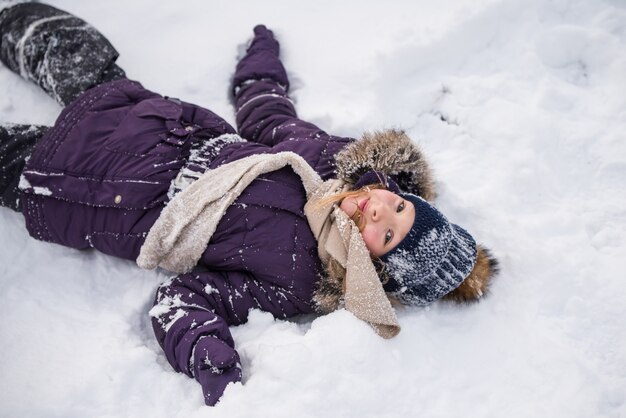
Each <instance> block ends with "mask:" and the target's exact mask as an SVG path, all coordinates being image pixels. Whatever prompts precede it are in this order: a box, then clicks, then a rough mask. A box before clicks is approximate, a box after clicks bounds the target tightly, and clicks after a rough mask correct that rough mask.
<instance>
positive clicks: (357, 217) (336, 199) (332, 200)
mask: <svg viewBox="0 0 626 418" xmlns="http://www.w3.org/2000/svg"><path fill="white" fill-rule="evenodd" d="M384 188H385V186H384V185H383V184H382V183H374V184H368V185H366V186H363V187H361V188H360V189H356V190H350V191H347V192H343V193H335V194H332V195H330V196H326V197H324V198H322V199H320V201H319V202H318V204H319V205H320V206H326V205H329V204H337V205H340V204H341V202H342V201H343V200H344V199H348V198H351V197H357V196H358V195H360V194H362V193H366V192H369V191H370V190H371V189H384ZM350 219H352V220H353V221H354V223H355V224H356V226H357V227H358V228H359V231H363V228H365V218H364V217H363V211H361V208H360V207H359V206H358V205H356V210H355V211H354V213H353V214H352V216H351V217H350Z"/></svg>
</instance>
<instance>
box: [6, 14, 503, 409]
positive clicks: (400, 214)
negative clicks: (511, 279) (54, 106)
mask: <svg viewBox="0 0 626 418" xmlns="http://www.w3.org/2000/svg"><path fill="white" fill-rule="evenodd" d="M0 36H1V38H0V58H1V59H2V62H3V63H4V64H5V65H6V66H7V67H8V68H10V69H11V70H13V71H14V72H16V73H18V74H20V75H21V76H22V77H24V78H26V79H29V80H31V81H34V82H36V83H37V84H38V85H39V86H41V87H42V88H43V89H44V91H46V92H47V93H48V94H50V95H51V96H52V97H54V98H55V99H56V100H57V101H59V103H61V104H62V105H64V106H65V108H64V110H63V111H62V112H61V115H60V116H59V118H58V119H57V121H56V123H55V125H54V126H53V127H50V128H48V127H41V126H24V125H3V126H2V128H0V141H1V142H0V144H1V145H0V146H1V147H2V152H1V153H0V158H1V169H2V173H1V174H2V175H1V178H0V192H1V193H2V197H1V199H0V203H2V204H3V205H4V206H7V207H10V208H12V209H14V210H18V211H21V212H22V213H23V214H24V218H25V222H26V227H27V228H28V231H29V233H30V234H31V235H32V236H33V237H35V238H37V239H40V240H43V241H49V242H54V243H58V244H62V245H66V246H70V247H73V248H80V249H87V248H96V249H98V250H100V251H102V252H105V253H107V254H111V255H115V256H118V257H123V258H127V259H131V260H136V261H137V263H138V264H139V265H140V266H141V267H144V268H155V267H157V266H159V267H162V268H165V269H167V270H170V271H173V272H176V273H180V274H178V275H177V276H174V277H172V278H171V279H169V280H168V281H166V282H165V283H163V284H162V285H161V286H160V287H159V288H158V289H157V292H156V298H155V304H154V307H153V308H152V309H151V311H150V316H151V318H152V323H153V328H154V332H155V335H156V338H157V340H158V341H159V344H160V345H161V347H162V348H163V350H164V352H165V356H166V358H167V360H168V361H169V363H170V364H171V365H172V367H173V368H174V369H175V370H176V371H179V372H182V373H185V374H187V375H188V376H190V377H194V378H195V379H196V380H198V382H200V384H201V386H202V390H203V393H204V399H205V402H206V403H207V404H208V405H214V404H215V403H216V402H217V401H218V400H219V398H220V396H221V395H222V393H223V391H224V389H225V387H226V386H227V385H228V384H229V383H230V382H237V381H240V380H241V366H240V362H239V356H238V353H237V352H236V351H235V348H234V342H233V339H232V337H231V334H230V332H229V329H228V326H229V325H238V324H242V323H244V322H246V320H247V316H248V312H249V311H250V309H253V308H257V309H262V310H264V311H268V312H271V313H272V314H273V315H274V316H275V317H276V318H287V317H291V316H294V315H298V314H303V313H311V312H319V313H325V312H330V311H333V310H335V309H338V308H340V307H345V308H346V309H348V310H350V311H351V312H352V313H354V315H355V316H357V317H358V318H360V319H362V320H364V321H366V322H368V323H369V324H370V325H371V326H372V327H373V328H374V330H375V331H376V332H377V333H379V334H380V335H381V336H383V337H385V338H391V337H393V336H395V335H396V334H397V333H398V332H399V330H400V328H399V325H398V323H397V320H396V318H395V314H394V312H393V309H392V308H391V305H390V300H395V301H398V302H400V303H404V304H407V305H426V304H428V303H431V302H433V301H435V300H438V299H440V298H443V297H447V298H453V299H456V300H475V299H478V298H479V297H481V296H482V295H483V293H484V292H485V291H486V289H487V285H488V283H489V280H490V278H491V277H492V276H493V274H494V273H495V272H496V262H495V260H494V259H493V258H492V257H490V255H489V253H488V252H487V251H486V250H485V249H483V248H481V247H480V246H477V245H476V243H475V241H474V239H473V238H472V237H471V235H469V234H468V233H467V232H466V231H465V230H464V229H463V228H461V227H459V226H458V225H455V224H452V223H450V222H449V221H448V220H447V219H446V218H445V217H444V216H443V215H442V214H441V213H440V212H439V211H437V210H436V209H435V208H434V207H433V206H432V205H430V204H429V203H427V201H428V200H432V199H433V198H434V194H435V193H434V190H433V186H432V184H433V183H432V180H431V178H430V172H429V170H428V165H427V164H426V162H425V160H424V158H423V155H422V153H421V152H420V150H419V149H418V148H417V147H416V146H415V145H414V144H413V143H412V142H411V141H410V139H409V138H408V137H407V136H406V135H405V134H404V133H402V132H399V131H384V132H378V133H373V134H365V135H363V138H362V139H361V140H358V141H356V140H354V139H351V138H342V137H336V136H332V135H329V134H327V133H326V132H324V131H322V130H321V129H319V128H318V127H316V126H315V125H313V124H311V123H307V122H305V121H302V120H300V119H298V118H297V115H296V112H295V109H294V108H293V105H292V103H291V101H290V100H289V98H288V95H287V92H288V88H289V81H288V79H287V75H286V72H285V69H284V68H283V66H282V64H281V62H280V60H279V45H278V42H277V41H276V40H275V39H274V37H273V34H272V32H271V31H269V30H268V29H267V28H265V27H264V26H257V27H256V28H255V29H254V38H253V40H252V42H251V43H250V45H249V47H248V49H247V53H246V55H245V56H244V57H243V59H242V60H241V61H240V62H239V63H238V65H237V69H236V72H235V76H234V80H233V93H234V96H235V103H236V112H237V114H236V120H237V128H238V131H239V135H237V133H236V131H235V130H234V129H233V128H232V127H231V126H230V125H229V124H228V123H227V122H226V121H224V120H223V119H222V118H220V117H219V116H217V115H216V114H214V113H213V112H211V111H209V110H207V109H204V108H201V107H199V106H196V105H193V104H190V103H186V102H183V101H181V100H178V99H175V98H169V97H166V96H165V97H164V96H160V95H158V94H156V93H153V92H151V91H149V90H147V89H145V88H144V87H143V86H142V85H141V84H139V83H137V82H135V81H131V80H128V79H126V77H125V73H124V71H123V70H122V69H121V68H119V67H118V66H117V65H116V64H115V60H116V58H117V52H116V51H115V49H114V48H113V47H112V45H111V44H110V43H109V42H108V41H107V40H106V38H104V37H103V36H102V35H101V34H100V33H99V32H97V31H96V30H95V29H94V28H93V27H91V26H89V25H88V24H87V23H85V22H84V21H82V20H81V19H79V18H77V17H75V16H72V15H70V14H68V13H66V12H63V11H61V10H58V9H55V8H53V7H50V6H47V5H43V4H36V3H22V4H18V5H15V6H13V7H10V8H8V9H5V10H3V11H2V13H1V14H0ZM244 138H245V139H244Z"/></svg>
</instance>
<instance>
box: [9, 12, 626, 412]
mask: <svg viewBox="0 0 626 418" xmlns="http://www.w3.org/2000/svg"><path fill="white" fill-rule="evenodd" d="M52 4H53V5H56V6H57V7H60V8H63V9H66V10H69V11H72V12H73V13H75V14H77V15H79V16H81V17H83V18H85V19H86V20H87V21H89V22H91V23H92V24H94V26H96V27H97V28H98V29H100V30H101V31H102V32H103V33H105V34H106V35H107V36H108V37H109V38H110V40H111V41H112V43H113V44H114V45H115V46H116V48H117V49H118V50H119V52H120V53H121V57H120V59H119V61H118V62H119V64H120V65H121V67H123V68H124V69H125V70H126V71H127V74H128V76H129V77H130V78H133V79H136V80H139V81H141V82H142V83H144V85H145V86H146V87H148V88H150V89H153V90H155V91H157V92H160V93H162V94H167V95H169V96H172V97H179V98H181V99H184V100H186V101H190V102H193V103H197V104H199V105H202V106H205V107H208V108H210V109H212V110H213V111H215V112H216V113H218V114H220V115H222V116H224V117H225V118H226V119H227V120H228V121H229V122H231V123H233V124H234V116H233V109H232V105H231V103H230V101H229V98H228V86H229V79H230V77H231V76H232V74H233V71H234V67H235V63H236V59H237V51H238V46H239V45H241V44H244V43H245V42H246V41H247V40H248V39H249V38H250V36H251V33H252V28H253V26H254V25H255V24H257V23H265V24H267V25H268V26H269V27H271V29H273V30H274V32H275V33H276V35H277V37H278V39H279V40H280V41H281V44H282V57H283V59H284V62H285V65H286V67H287V69H288V71H289V73H290V76H291V80H292V91H291V94H292V97H293V98H294V101H295V102H296V106H297V109H298V111H299V114H300V116H301V117H302V118H303V119H307V120H310V121H312V122H314V123H316V124H318V125H319V126H320V127H322V128H323V129H325V130H327V131H329V132H332V133H336V134H339V135H346V136H357V137H358V136H359V135H360V133H361V132H362V131H363V130H366V129H376V128H389V127H395V128H403V129H405V130H406V131H407V133H408V134H409V135H410V136H411V137H412V138H414V139H415V141H416V142H418V143H419V144H420V145H421V146H422V147H423V148H424V150H425V152H426V154H427V156H428V157H429V159H430V161H431V164H432V166H433V169H434V171H435V175H436V179H437V187H438V190H439V197H438V199H437V202H436V203H437V205H438V206H439V208H440V209H441V210H442V211H443V212H444V213H445V214H447V216H448V217H449V218H450V219H451V220H452V221H453V222H455V223H458V224H460V225H462V226H464V227H465V228H466V229H468V230H469V231H470V232H471V233H472V234H473V235H474V236H475V237H476V238H477V239H478V240H479V241H480V242H482V243H484V244H485V245H486V246H488V247H489V248H491V249H492V250H493V253H494V254H495V255H496V256H497V257H498V259H499V260H500V263H501V268H502V272H501V274H500V276H499V277H498V278H497V280H496V281H495V282H494V283H493V286H492V289H491V292H490V294H489V295H488V296H486V297H485V298H484V299H483V300H482V301H481V302H480V303H478V304H473V305H468V306H458V305H455V304H448V303H437V304H434V305H432V306H431V307H429V308H406V309H403V310H400V311H399V312H398V317H399V321H400V324H401V325H402V332H401V333H400V335H399V336H398V337H396V338H394V339H392V340H383V339H381V338H379V337H378V336H376V334H374V332H373V331H372V330H371V329H370V328H369V327H368V325H366V324H364V323H361V322H360V321H359V320H357V319H356V318H355V317H353V316H352V315H351V314H349V313H348V312H346V311H343V310H342V311H337V312H335V313H332V314H330V315H326V316H324V317H319V318H316V317H306V318H298V319H295V320H290V321H282V320H274V319H273V318H272V316H271V315H269V314H267V313H263V312H260V311H253V312H252V313H251V314H250V320H249V322H248V323H247V324H245V325H242V326H239V327H234V328H232V332H233V335H234V338H235V342H236V346H237V349H238V351H239V353H240V355H241V361H242V367H243V370H244V376H243V384H241V383H238V384H232V385H230V386H229V387H228V388H227V389H226V392H225V394H224V396H223V397H222V400H221V402H220V403H219V404H218V405H217V406H216V407H214V408H211V407H207V406H204V403H203V399H202V393H201V389H200V385H199V384H198V383H197V382H196V381H194V380H192V379H190V378H188V377H186V376H185V375H183V374H178V373H175V372H174V371H173V370H172V368H171V367H170V366H169V364H168V363H167V361H166V360H165V357H164V355H163V353H162V352H161V349H160V348H159V346H158V344H157V342H156V340H155V339H154V336H153V334H152V329H151V325H150V317H149V315H148V312H149V310H150V308H151V306H152V301H153V297H154V293H155V291H156V287H157V286H158V284H159V283H160V282H162V281H164V280H166V279H167V277H168V276H167V275H166V274H164V273H159V272H154V271H143V270H141V269H139V268H138V267H137V266H136V265H135V264H133V263H132V262H129V261H124V260H119V259H115V258H112V257H109V256H106V255H103V254H100V253H97V252H94V251H77V250H73V249H68V248H64V247H61V246H58V245H53V244H48V243H43V242H39V241H36V240H35V239H33V238H30V237H29V236H28V234H27V232H26V230H25V228H24V222H23V219H22V217H21V215H19V214H17V213H14V212H11V211H10V210H8V209H0V237H2V240H1V244H0V257H1V260H0V272H1V274H0V287H1V289H2V290H1V291H0V335H1V336H2V337H1V338H2V340H1V341H0V353H1V355H0V416H3V417H4V416H6V417H26V416H28V417H87V416H89V417H103V416H106V417H118V416H134V417H147V416H150V417H229V418H234V417H252V416H257V417H262V416H272V417H322V416H323V417H418V416H419V417H459V416H463V417H520V418H522V417H524V418H525V417H550V418H552V417H568V418H569V417H585V418H587V417H626V327H625V326H624V320H625V314H626V308H625V306H626V304H625V302H624V301H625V299H626V280H625V273H624V271H625V267H626V265H625V261H624V260H625V259H626V242H625V238H624V237H625V236H626V222H625V218H626V190H625V186H626V138H625V135H626V3H625V2H624V1H622V0H460V1H456V0H455V1H452V0H441V1H438V2H432V1H426V0H410V1H409V0H407V1H393V2H382V1H381V2H373V1H364V0H344V1H341V2H338V1H335V0H317V1H308V2H302V1H301V2H286V1H278V0H264V1H254V0H240V1H237V2H234V1H227V0H213V1H210V2H209V1H200V0H195V1H185V2H172V1H162V2H154V1H148V0H126V1H120V0H110V1H107V2H104V1H99V2H77V1H69V0H66V1H52ZM0 88H1V91H2V94H1V95H0V118H1V119H2V120H3V121H10V122H19V123H41V124H52V123H53V122H54V120H55V118H56V116H57V115H58V114H59V112H60V110H61V109H60V107H59V106H58V105H57V104H56V103H55V102H53V101H52V99H50V98H48V97H47V96H46V95H45V94H44V93H43V92H41V91H40V90H39V89H38V88H37V87H36V86H34V85H31V84H29V83H27V82H25V81H23V80H21V79H20V78H19V77H18V76H16V75H14V74H12V73H10V72H9V71H8V70H7V69H6V68H5V67H3V66H0Z"/></svg>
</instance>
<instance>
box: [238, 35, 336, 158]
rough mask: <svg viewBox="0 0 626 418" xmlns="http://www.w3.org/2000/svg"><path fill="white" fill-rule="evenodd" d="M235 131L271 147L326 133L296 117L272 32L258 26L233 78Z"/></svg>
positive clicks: (287, 80)
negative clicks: (290, 140)
mask: <svg viewBox="0 0 626 418" xmlns="http://www.w3.org/2000/svg"><path fill="white" fill-rule="evenodd" d="M233 86H234V93H235V106H236V115H237V130H238V131H239V135H241V136H242V137H243V138H245V139H247V140H249V141H254V142H259V143H262V144H265V145H269V146H274V145H276V144H277V143H279V142H281V141H284V140H286V139H289V137H290V135H291V134H292V133H293V132H298V136H299V137H302V136H303V134H305V135H306V136H310V137H315V136H316V135H317V136H319V135H326V134H325V133H324V132H323V131H322V130H321V129H319V128H318V127H317V126H315V125H314V124H312V123H309V122H305V121H303V120H301V119H298V115H297V114H296V110H295V108H294V106H293V103H292V102H291V100H290V99H289V96H288V94H287V92H288V90H289V79H288V78H287V73H286V71H285V68H284V67H283V64H282V62H281V61H280V58H279V44H278V42H277V41H276V40H275V39H274V35H273V33H272V31H270V30H268V29H267V28H266V27H265V26H263V25H259V26H256V27H255V28H254V38H253V39H252V43H251V44H250V46H249V47H248V50H247V53H246V55H245V56H244V57H243V58H242V59H241V61H239V63H238V64H237V70H236V71H235V77H234V80H233Z"/></svg>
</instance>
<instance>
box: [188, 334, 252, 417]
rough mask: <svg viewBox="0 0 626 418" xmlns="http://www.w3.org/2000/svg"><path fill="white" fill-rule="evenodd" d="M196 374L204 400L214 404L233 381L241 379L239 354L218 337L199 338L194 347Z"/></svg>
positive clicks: (211, 404)
mask: <svg viewBox="0 0 626 418" xmlns="http://www.w3.org/2000/svg"><path fill="white" fill-rule="evenodd" d="M193 359H194V364H193V368H194V376H195V377H196V380H197V381H198V382H200V385H202V392H203V393H204V402H205V403H206V404H207V405H209V406H214V405H215V404H216V403H217V401H219V399H220V397H221V396H222V394H223V393H224V390H225V389H226V386H228V384H229V383H231V382H240V381H241V365H240V363H239V354H238V353H237V352H236V351H235V349H234V348H232V347H231V346H229V345H228V344H226V343H225V342H224V341H222V340H220V339H218V338H216V337H212V336H211V337H204V338H202V339H200V340H198V342H197V344H196V346H195V348H194V356H193Z"/></svg>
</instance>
